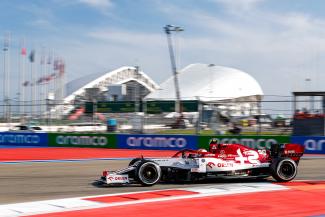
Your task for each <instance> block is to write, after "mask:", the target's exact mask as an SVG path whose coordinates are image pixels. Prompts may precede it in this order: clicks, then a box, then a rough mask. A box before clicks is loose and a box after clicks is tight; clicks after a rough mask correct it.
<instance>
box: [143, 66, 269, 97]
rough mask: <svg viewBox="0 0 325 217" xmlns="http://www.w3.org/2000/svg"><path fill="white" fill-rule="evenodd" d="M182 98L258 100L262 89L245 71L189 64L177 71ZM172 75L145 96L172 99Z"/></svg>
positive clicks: (173, 88)
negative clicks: (158, 87)
mask: <svg viewBox="0 0 325 217" xmlns="http://www.w3.org/2000/svg"><path fill="white" fill-rule="evenodd" d="M178 78H179V86H180V94H181V99H182V100H197V99H199V100H200V101H203V102H217V101H228V100H233V99H238V100H240V99H246V100H248V99H249V100H261V97H262V96H263V91H262V89H261V87H260V85H259V84H258V82H257V81H256V80H255V79H254V78H253V77H252V76H250V75H249V74H247V73H246V72H243V71H241V70H238V69H234V68H229V67H223V66H216V65H213V64H201V63H197V64H191V65H189V66H187V67H185V68H184V69H182V70H181V71H180V72H179V74H178ZM175 98H176V96H175V86H174V77H173V76H171V77H170V78H169V79H167V80H166V81H165V82H163V83H162V84H161V85H160V89H158V90H156V91H154V92H152V93H150V94H149V95H148V96H147V97H146V99H147V100H168V99H171V100H172V99H175Z"/></svg>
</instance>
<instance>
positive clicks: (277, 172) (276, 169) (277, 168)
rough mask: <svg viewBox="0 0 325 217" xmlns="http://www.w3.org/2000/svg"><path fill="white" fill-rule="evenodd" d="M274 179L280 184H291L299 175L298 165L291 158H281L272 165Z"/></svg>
mask: <svg viewBox="0 0 325 217" xmlns="http://www.w3.org/2000/svg"><path fill="white" fill-rule="evenodd" d="M271 174H272V177H273V178H274V179H275V180H277V181H278V182H289V181H291V180H292V179H294V178H295V177H296V175H297V164H296V162H294V161H293V160H292V159H291V158H279V159H276V160H274V161H273V162H272V164H271Z"/></svg>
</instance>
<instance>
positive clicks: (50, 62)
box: [47, 53, 52, 65]
mask: <svg viewBox="0 0 325 217" xmlns="http://www.w3.org/2000/svg"><path fill="white" fill-rule="evenodd" d="M47 64H48V65H50V64H52V54H51V53H49V56H48V57H47Z"/></svg>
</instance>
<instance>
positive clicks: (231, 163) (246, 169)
mask: <svg viewBox="0 0 325 217" xmlns="http://www.w3.org/2000/svg"><path fill="white" fill-rule="evenodd" d="M303 153H304V147H303V146H301V145H298V144H274V145H272V146H271V149H270V150H266V149H262V150H257V149H253V148H249V147H246V146H244V145H241V144H217V143H216V141H212V142H211V143H210V146H209V151H207V150H205V149H199V150H189V149H186V150H181V151H178V152H177V153H176V154H175V155H174V156H172V157H170V158H158V159H147V158H143V157H142V158H135V159H133V160H132V161H131V162H130V163H129V166H128V167H127V168H124V169H121V170H117V171H107V170H105V171H103V174H102V176H101V178H100V180H98V181H99V182H100V183H102V184H106V185H115V184H118V185H121V184H122V185H123V184H132V183H138V184H139V183H140V184H142V185H143V186H151V185H154V184H156V183H158V182H160V181H168V182H173V181H175V182H176V181H181V182H185V181H190V182H193V181H197V180H203V179H207V178H210V177H216V178H218V177H222V178H227V177H228V178H229V177H234V178H240V177H249V178H267V177H269V176H272V177H273V178H274V179H275V180H277V181H279V182H288V181H291V180H292V179H294V178H295V176H296V174H297V167H298V163H299V160H300V157H301V156H302V155H303Z"/></svg>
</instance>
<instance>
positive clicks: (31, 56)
mask: <svg viewBox="0 0 325 217" xmlns="http://www.w3.org/2000/svg"><path fill="white" fill-rule="evenodd" d="M29 61H30V62H31V63H33V62H34V61H35V50H32V51H31V52H30V54H29Z"/></svg>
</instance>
